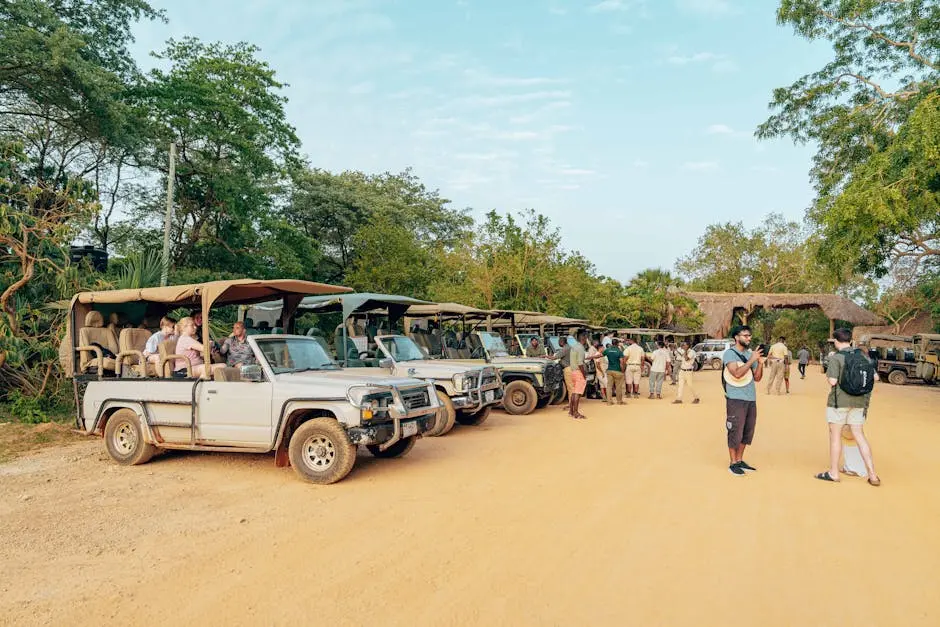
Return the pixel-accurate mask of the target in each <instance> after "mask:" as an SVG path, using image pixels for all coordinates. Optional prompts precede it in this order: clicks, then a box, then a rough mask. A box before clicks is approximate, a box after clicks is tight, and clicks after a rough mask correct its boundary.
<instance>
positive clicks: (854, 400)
mask: <svg viewBox="0 0 940 627" xmlns="http://www.w3.org/2000/svg"><path fill="white" fill-rule="evenodd" d="M853 350H855V349H853V348H847V349H845V350H841V351H839V352H838V353H836V354H835V355H833V356H832V357H830V358H829V360H828V362H826V363H827V365H826V378H827V379H835V380H837V381H838V380H839V379H840V378H842V371H843V370H845V353H847V352H851V351H853ZM870 401H871V394H864V395H862V396H852V395H851V394H846V393H845V392H843V391H842V388H841V387H839V384H838V383H836V384H835V385H834V386H832V389H831V390H830V391H829V400H828V401H827V402H826V407H838V408H839V409H865V408H867V407H868V403H869V402H870Z"/></svg>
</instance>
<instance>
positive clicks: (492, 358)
mask: <svg viewBox="0 0 940 627" xmlns="http://www.w3.org/2000/svg"><path fill="white" fill-rule="evenodd" d="M515 313H518V312H507V311H485V310H480V309H473V308H470V307H465V306H463V305H458V304H456V303H440V304H424V305H412V306H411V307H409V308H408V311H407V312H406V318H405V321H406V323H407V322H409V321H411V320H419V319H425V320H433V321H434V322H435V323H436V326H437V330H440V329H441V326H442V323H450V324H452V325H459V327H460V329H461V330H460V333H459V335H458V334H457V333H455V332H452V331H451V334H452V335H453V337H454V339H455V340H456V341H457V342H458V343H457V345H456V347H455V348H452V349H451V348H449V347H448V346H447V344H448V340H447V337H446V336H441V337H442V340H443V341H442V340H441V339H439V340H436V341H435V340H434V335H432V334H431V333H428V332H427V331H426V330H421V331H419V330H417V329H415V330H412V333H411V334H410V337H411V338H412V339H414V340H415V341H416V342H417V343H418V345H421V346H423V345H427V346H443V349H442V350H443V351H445V352H447V351H450V354H451V355H454V356H455V357H459V358H460V360H461V361H462V362H463V363H468V364H480V365H489V366H493V367H494V368H496V370H497V371H498V372H499V375H500V378H501V379H502V381H503V385H504V386H505V388H504V390H503V408H504V409H505V410H506V411H507V412H508V413H510V414H513V415H517V416H518V415H525V414H530V413H532V412H533V411H535V410H536V409H537V408H542V407H545V406H546V405H548V404H549V403H557V402H561V401H562V400H564V398H565V381H564V374H563V371H562V367H561V365H560V364H558V363H556V362H553V361H551V360H549V359H544V358H525V357H515V356H512V355H510V354H509V351H508V349H507V348H506V344H505V343H504V342H503V339H502V337H501V336H500V335H499V334H498V333H495V332H493V331H484V330H480V328H479V327H480V325H481V324H483V323H484V322H485V323H486V324H487V325H488V326H490V327H492V326H493V325H494V318H495V319H496V322H495V324H496V325H497V326H500V323H501V322H502V323H505V322H506V321H505V320H502V319H501V318H500V316H506V315H509V316H510V318H509V324H510V325H511V324H512V322H513V319H512V316H513V315H514V314H515ZM526 313H527V314H529V315H540V314H534V313H531V312H526ZM474 323H475V324H474ZM471 325H472V326H471ZM502 326H506V325H505V324H502Z"/></svg>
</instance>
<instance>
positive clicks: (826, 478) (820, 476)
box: [816, 470, 839, 483]
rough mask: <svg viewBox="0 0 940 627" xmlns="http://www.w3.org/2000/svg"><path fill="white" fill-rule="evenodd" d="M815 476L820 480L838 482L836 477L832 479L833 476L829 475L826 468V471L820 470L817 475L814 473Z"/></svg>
mask: <svg viewBox="0 0 940 627" xmlns="http://www.w3.org/2000/svg"><path fill="white" fill-rule="evenodd" d="M816 478H817V479H819V480H821V481H832V482H833V483H839V480H838V479H833V478H832V477H831V476H830V475H829V471H828V470H827V471H826V472H821V473H819V474H818V475H816Z"/></svg>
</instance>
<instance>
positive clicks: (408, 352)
mask: <svg viewBox="0 0 940 627" xmlns="http://www.w3.org/2000/svg"><path fill="white" fill-rule="evenodd" d="M379 341H380V342H381V343H382V348H384V349H385V350H386V352H388V354H389V355H390V356H391V358H392V359H394V360H395V361H418V360H420V359H427V357H425V355H424V353H422V352H421V349H420V348H419V347H418V345H417V344H415V342H414V340H412V339H411V338H410V337H404V336H402V335H396V336H394V337H383V338H382V339H380V340H379Z"/></svg>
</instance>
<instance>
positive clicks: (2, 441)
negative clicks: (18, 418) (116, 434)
mask: <svg viewBox="0 0 940 627" xmlns="http://www.w3.org/2000/svg"><path fill="white" fill-rule="evenodd" d="M72 428H73V427H72V425H66V424H62V423H58V422H44V423H42V424H38V425H33V424H25V423H20V422H0V463H2V462H6V461H9V460H11V459H14V458H16V457H17V456H19V455H22V454H23V453H28V452H31V451H36V450H39V449H41V448H45V447H47V446H57V445H60V444H68V443H70V442H77V441H80V440H82V439H85V438H84V437H83V436H81V435H79V434H78V433H75V432H74V431H73V430H72Z"/></svg>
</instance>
